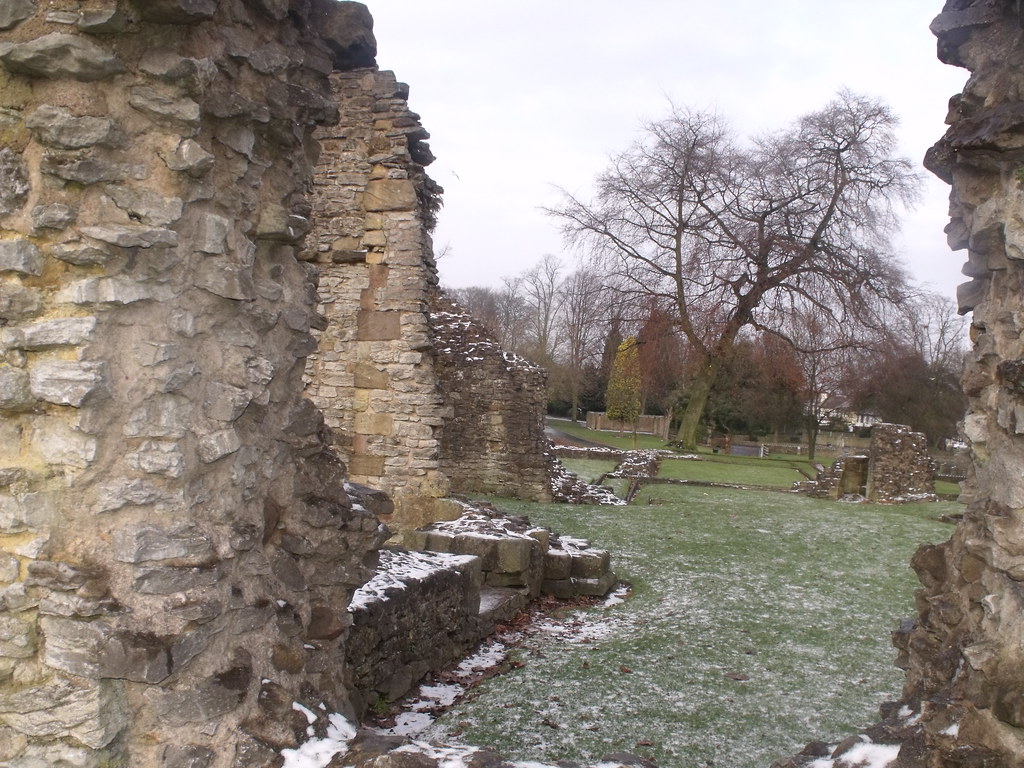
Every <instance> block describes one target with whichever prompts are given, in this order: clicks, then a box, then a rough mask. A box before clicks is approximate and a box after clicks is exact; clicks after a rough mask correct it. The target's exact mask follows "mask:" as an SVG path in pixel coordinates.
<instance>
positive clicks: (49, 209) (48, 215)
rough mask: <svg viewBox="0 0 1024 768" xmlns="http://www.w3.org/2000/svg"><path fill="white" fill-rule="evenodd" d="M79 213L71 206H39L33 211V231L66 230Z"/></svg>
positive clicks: (57, 204)
mask: <svg viewBox="0 0 1024 768" xmlns="http://www.w3.org/2000/svg"><path fill="white" fill-rule="evenodd" d="M77 216H78V211H77V210H76V209H75V208H72V207H71V206H70V205H62V204H61V203H53V204H51V205H37V206H35V207H34V208H33V209H32V227H33V229H58V230H60V229H66V228H67V227H69V226H70V225H71V224H73V223H74V221H75V218H76V217H77Z"/></svg>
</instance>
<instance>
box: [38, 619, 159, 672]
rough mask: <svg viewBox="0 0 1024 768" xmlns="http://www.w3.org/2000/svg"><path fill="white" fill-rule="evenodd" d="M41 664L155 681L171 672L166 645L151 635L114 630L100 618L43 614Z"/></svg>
mask: <svg viewBox="0 0 1024 768" xmlns="http://www.w3.org/2000/svg"><path fill="white" fill-rule="evenodd" d="M39 625H40V630H41V632H42V634H43V637H44V638H45V640H46V642H45V648H44V653H43V663H45V664H46V665H47V666H50V667H53V668H54V669H59V670H61V671H63V672H67V673H69V674H72V675H78V676H80V677H88V678H101V677H102V678H117V679H123V680H131V681H133V682H139V683H150V684H152V683H159V682H160V681H161V680H164V679H166V678H167V676H168V675H170V673H171V657H170V653H169V651H168V648H167V646H166V644H164V643H162V642H160V641H159V640H158V639H157V638H156V637H155V636H153V635H151V634H144V633H143V634H139V633H125V632H116V631H114V630H113V628H111V627H110V626H109V625H108V624H106V623H105V622H102V621H80V620H77V619H70V618H63V617H55V616H43V617H42V618H41V619H40V622H39Z"/></svg>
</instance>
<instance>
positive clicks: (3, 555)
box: [0, 552, 21, 584]
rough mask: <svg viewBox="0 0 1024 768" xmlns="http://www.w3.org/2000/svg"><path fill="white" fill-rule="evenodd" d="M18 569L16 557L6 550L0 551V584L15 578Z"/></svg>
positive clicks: (19, 567)
mask: <svg viewBox="0 0 1024 768" xmlns="http://www.w3.org/2000/svg"><path fill="white" fill-rule="evenodd" d="M20 570H21V566H20V564H19V563H18V558H16V557H15V556H14V555H11V554H8V553H7V552H0V584H4V583H7V584H9V583H10V582H12V581H14V580H15V579H17V578H18V574H19V572H20Z"/></svg>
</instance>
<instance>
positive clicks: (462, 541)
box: [449, 534, 499, 571]
mask: <svg viewBox="0 0 1024 768" xmlns="http://www.w3.org/2000/svg"><path fill="white" fill-rule="evenodd" d="M498 544H499V540H498V539H495V538H493V537H490V536H474V535H472V534H462V535H459V536H456V537H454V538H453V539H452V544H451V550H449V551H451V552H454V553H455V554H458V555H474V556H476V557H478V558H480V565H481V568H482V569H483V570H484V571H492V570H494V569H495V568H496V567H497V565H498Z"/></svg>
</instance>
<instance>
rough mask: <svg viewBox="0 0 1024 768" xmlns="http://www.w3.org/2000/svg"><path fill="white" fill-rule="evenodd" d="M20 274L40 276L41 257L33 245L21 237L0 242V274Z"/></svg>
mask: <svg viewBox="0 0 1024 768" xmlns="http://www.w3.org/2000/svg"><path fill="white" fill-rule="evenodd" d="M5 271H6V272H20V273H21V274H24V275H41V274H42V273H43V257H42V255H41V254H40V252H39V249H38V248H37V247H36V245H35V243H32V242H29V241H28V240H26V239H25V238H23V237H18V238H15V239H13V240H0V272H5Z"/></svg>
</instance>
